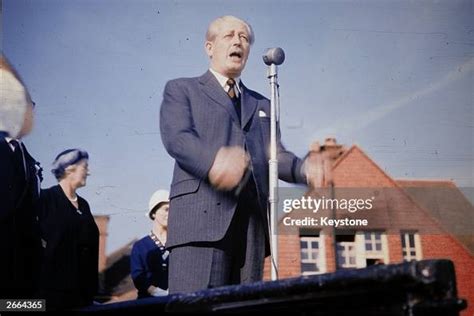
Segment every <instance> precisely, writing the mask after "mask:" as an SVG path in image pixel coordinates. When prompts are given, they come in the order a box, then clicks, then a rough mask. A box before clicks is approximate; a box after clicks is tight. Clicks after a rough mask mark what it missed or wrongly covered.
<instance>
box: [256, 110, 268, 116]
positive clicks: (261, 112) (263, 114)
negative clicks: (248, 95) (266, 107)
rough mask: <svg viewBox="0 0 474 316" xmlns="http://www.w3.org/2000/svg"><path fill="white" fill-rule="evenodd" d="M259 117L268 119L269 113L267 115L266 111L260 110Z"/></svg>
mask: <svg viewBox="0 0 474 316" xmlns="http://www.w3.org/2000/svg"><path fill="white" fill-rule="evenodd" d="M258 117H267V113H265V112H264V111H262V110H260V111H258Z"/></svg>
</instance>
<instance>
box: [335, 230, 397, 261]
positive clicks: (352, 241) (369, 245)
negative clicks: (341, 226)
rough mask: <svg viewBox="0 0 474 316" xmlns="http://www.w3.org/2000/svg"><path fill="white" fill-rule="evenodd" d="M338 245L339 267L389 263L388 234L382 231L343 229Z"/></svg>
mask: <svg viewBox="0 0 474 316" xmlns="http://www.w3.org/2000/svg"><path fill="white" fill-rule="evenodd" d="M336 245H337V267H338V269H341V268H342V269H350V268H364V267H367V266H371V265H374V264H383V263H388V251H387V236H386V235H385V233H383V232H381V231H366V232H364V231H358V232H347V231H346V232H342V231H341V232H340V233H339V235H336Z"/></svg>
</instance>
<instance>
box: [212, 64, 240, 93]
mask: <svg viewBox="0 0 474 316" xmlns="http://www.w3.org/2000/svg"><path fill="white" fill-rule="evenodd" d="M209 71H210V72H211V73H212V74H213V75H214V77H216V79H217V81H218V82H219V84H220V85H221V87H222V89H224V91H225V92H227V91H228V90H229V86H228V85H227V80H228V79H229V78H227V77H226V76H223V75H221V74H220V73H218V72H217V71H215V70H214V69H212V68H209ZM232 79H234V81H235V86H234V88H235V89H236V92H237V95H240V93H241V92H242V91H241V90H240V77H236V78H232Z"/></svg>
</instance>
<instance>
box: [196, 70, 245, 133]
mask: <svg viewBox="0 0 474 316" xmlns="http://www.w3.org/2000/svg"><path fill="white" fill-rule="evenodd" d="M199 82H200V83H201V86H202V91H203V92H204V93H205V94H206V95H207V96H208V97H209V98H211V99H212V100H213V101H214V102H216V103H217V104H219V105H220V106H222V107H223V108H224V109H225V110H226V111H227V113H229V115H230V116H231V117H232V119H233V120H234V121H235V122H236V123H237V124H239V125H240V122H239V117H238V116H237V113H236V112H235V109H234V105H233V104H232V101H231V100H230V98H229V96H228V95H227V93H225V91H224V89H223V88H222V87H221V85H220V84H219V82H218V81H217V79H216V77H214V75H213V74H212V73H211V72H210V71H209V70H208V71H207V72H206V73H205V74H204V75H202V76H201V77H200V78H199Z"/></svg>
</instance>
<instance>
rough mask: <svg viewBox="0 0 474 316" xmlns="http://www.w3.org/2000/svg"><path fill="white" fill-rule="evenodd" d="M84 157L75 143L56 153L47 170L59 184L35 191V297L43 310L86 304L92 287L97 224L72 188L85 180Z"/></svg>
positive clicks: (93, 290) (95, 272)
mask: <svg viewBox="0 0 474 316" xmlns="http://www.w3.org/2000/svg"><path fill="white" fill-rule="evenodd" d="M88 158H89V156H88V154H87V152H86V151H83V150H80V149H69V150H66V151H64V152H62V153H60V154H59V155H58V156H57V157H56V159H55V161H54V162H53V170H52V172H53V173H54V175H55V176H56V179H58V181H59V184H58V185H56V186H53V187H51V188H49V189H46V190H42V191H41V196H40V199H41V205H42V208H41V213H40V227H41V233H42V239H43V247H44V260H43V267H42V274H41V290H40V297H41V298H45V299H46V308H47V309H48V310H51V309H71V308H80V307H83V306H87V305H90V304H92V301H93V298H94V295H95V294H96V292H97V285H98V255H99V230H98V228H97V225H96V223H95V221H94V218H93V216H92V214H91V211H90V208H89V204H88V203H87V201H86V200H84V199H83V198H82V197H80V196H78V195H77V194H76V190H77V189H78V188H80V187H83V186H85V185H86V179H87V176H88V175H89V174H88Z"/></svg>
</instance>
